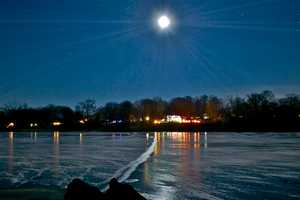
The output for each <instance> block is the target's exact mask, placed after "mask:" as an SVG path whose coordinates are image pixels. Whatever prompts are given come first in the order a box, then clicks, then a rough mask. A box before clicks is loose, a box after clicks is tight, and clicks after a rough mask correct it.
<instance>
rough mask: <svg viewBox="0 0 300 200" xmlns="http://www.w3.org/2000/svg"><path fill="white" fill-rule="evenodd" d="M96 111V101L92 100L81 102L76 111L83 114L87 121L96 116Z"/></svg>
mask: <svg viewBox="0 0 300 200" xmlns="http://www.w3.org/2000/svg"><path fill="white" fill-rule="evenodd" d="M96 109H97V106H96V101H95V100H92V99H87V100H85V101H83V102H80V103H78V105H77V106H76V111H77V112H79V113H81V114H82V116H83V117H84V118H87V119H90V118H91V116H92V115H94V114H95V112H96Z"/></svg>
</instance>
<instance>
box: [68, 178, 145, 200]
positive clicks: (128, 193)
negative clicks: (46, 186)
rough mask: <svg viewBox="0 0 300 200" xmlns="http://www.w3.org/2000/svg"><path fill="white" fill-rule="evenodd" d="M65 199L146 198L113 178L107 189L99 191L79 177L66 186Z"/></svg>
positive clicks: (117, 199) (138, 199) (125, 199)
mask: <svg viewBox="0 0 300 200" xmlns="http://www.w3.org/2000/svg"><path fill="white" fill-rule="evenodd" d="M65 200H146V199H145V198H144V197H143V196H142V195H140V194H139V193H138V192H137V191H136V190H135V189H134V188H133V187H132V186H130V185H128V184H124V183H119V182H118V181H117V179H115V178H113V179H112V180H111V181H110V182H109V189H108V190H107V191H106V192H104V193H103V192H101V191H100V190H99V189H98V188H96V187H94V186H91V185H89V184H87V183H85V182H83V181H82V180H80V179H74V180H73V181H72V182H71V183H70V184H69V185H68V188H67V191H66V193H65Z"/></svg>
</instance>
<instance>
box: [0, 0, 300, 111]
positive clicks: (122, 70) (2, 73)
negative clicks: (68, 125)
mask: <svg viewBox="0 0 300 200" xmlns="http://www.w3.org/2000/svg"><path fill="white" fill-rule="evenodd" d="M160 15H167V16H168V17H170V19H171V26H170V27H169V28H168V29H167V30H164V31H162V30H160V29H159V27H158V25H157V23H156V22H157V19H158V17H159V16H160ZM0 27H1V28H0V97H1V98H0V106H1V105H3V104H7V103H27V104H29V105H31V106H39V105H47V104H50V103H52V104H60V105H70V106H74V105H75V104H76V103H77V102H79V101H82V100H85V99H87V98H92V99H95V100H97V103H98V104H102V103H106V102H108V101H122V100H126V99H129V100H136V99H139V98H145V97H156V96H160V97H163V98H167V99H168V98H171V97H175V96H186V95H190V96H199V95H202V94H214V95H218V96H221V97H225V96H228V95H244V94H246V93H249V92H260V91H261V90H264V89H269V90H273V91H274V92H275V93H276V94H277V95H283V94H287V93H300V1H299V0H169V1H168V0H144V1H143V0H85V1H82V0H43V1H41V0H1V1H0Z"/></svg>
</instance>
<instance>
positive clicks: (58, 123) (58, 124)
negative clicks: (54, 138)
mask: <svg viewBox="0 0 300 200" xmlns="http://www.w3.org/2000/svg"><path fill="white" fill-rule="evenodd" d="M52 125H53V126H60V125H62V123H61V122H53V123H52Z"/></svg>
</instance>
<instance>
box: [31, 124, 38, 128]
mask: <svg viewBox="0 0 300 200" xmlns="http://www.w3.org/2000/svg"><path fill="white" fill-rule="evenodd" d="M30 127H31V128H33V127H38V124H37V123H30Z"/></svg>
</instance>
